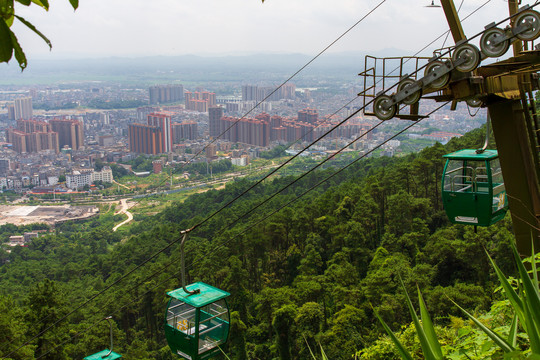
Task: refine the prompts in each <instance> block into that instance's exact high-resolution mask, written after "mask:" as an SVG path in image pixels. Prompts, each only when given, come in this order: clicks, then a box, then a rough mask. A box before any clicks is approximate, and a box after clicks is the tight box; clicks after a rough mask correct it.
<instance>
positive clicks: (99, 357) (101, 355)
mask: <svg viewBox="0 0 540 360" xmlns="http://www.w3.org/2000/svg"><path fill="white" fill-rule="evenodd" d="M108 353H109V350H107V349H105V350H103V351H100V352H98V353H95V354H94V355H90V356H87V357H85V358H84V360H115V359H121V358H122V355H120V354H117V353H115V352H114V351H113V352H111V354H110V355H109V356H105V355H107V354H108Z"/></svg>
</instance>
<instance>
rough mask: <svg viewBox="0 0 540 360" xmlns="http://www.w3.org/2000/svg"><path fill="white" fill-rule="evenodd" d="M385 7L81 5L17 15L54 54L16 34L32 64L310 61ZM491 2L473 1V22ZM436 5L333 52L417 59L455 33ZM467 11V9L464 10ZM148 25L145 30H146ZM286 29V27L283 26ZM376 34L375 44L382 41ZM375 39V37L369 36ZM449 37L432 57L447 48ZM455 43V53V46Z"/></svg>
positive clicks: (373, 22) (393, 19) (384, 15)
mask: <svg viewBox="0 0 540 360" xmlns="http://www.w3.org/2000/svg"><path fill="white" fill-rule="evenodd" d="M379 3H380V1H378V0H365V1H351V0H347V1H339V2H335V3H330V2H328V1H322V0H297V1H294V2H291V1H283V0H266V1H265V3H264V4H262V3H261V1H260V0H249V1H241V0H229V1H217V0H207V1H204V2H189V3H188V2H186V1H173V0H157V1H154V2H152V6H148V2H143V1H142V0H134V1H132V2H130V6H129V7H127V6H125V3H121V2H119V1H110V0H107V1H106V0H95V1H92V2H91V3H90V2H85V1H81V3H80V7H79V9H78V10H77V11H75V12H73V9H72V8H71V7H70V5H69V3H68V1H67V0H65V1H58V2H55V3H53V4H51V8H50V11H49V12H45V11H43V10H42V9H40V8H39V7H37V6H35V5H33V6H30V7H24V6H19V4H17V12H18V14H19V15H21V16H23V17H24V18H25V19H26V20H28V21H30V22H32V23H33V24H34V25H36V27H37V28H38V29H39V30H40V31H42V32H43V33H44V34H45V35H46V36H47V37H49V38H50V39H51V41H52V43H53V50H52V52H49V49H48V47H47V46H46V44H45V43H44V42H43V41H42V40H41V39H40V38H39V37H38V36H36V35H35V34H34V33H32V32H31V31H29V30H28V29H25V28H24V27H22V26H21V25H18V24H15V25H14V27H13V30H14V31H15V33H16V34H17V36H18V37H19V42H20V43H21V45H22V47H23V49H24V50H25V52H26V53H27V55H28V56H29V58H30V61H31V60H32V58H36V57H37V58H46V59H50V58H62V57H67V58H70V57H75V58H81V57H108V56H130V57H138V56H145V55H148V54H153V55H164V56H171V55H173V56H174V55H183V54H198V55H204V54H214V55H216V54H221V55H241V54H253V53H290V52H294V53H303V54H310V55H314V54H316V53H318V52H319V51H321V50H322V49H323V48H324V47H326V46H327V45H328V44H329V43H330V42H332V41H333V40H335V39H336V38H337V37H338V36H339V35H341V34H342V33H343V32H344V31H345V30H347V29H348V28H349V27H350V26H352V25H353V24H354V23H356V22H357V21H358V20H360V19H361V18H362V17H363V16H365V15H366V14H367V13H368V12H369V11H370V10H371V9H373V8H375V7H376V6H377V5H378V4H379ZM483 3H484V1H481V0H470V1H468V2H466V3H464V4H463V6H462V9H461V11H460V14H461V17H462V18H463V17H465V16H467V15H468V14H470V13H471V12H472V11H474V10H475V9H477V8H478V7H480V6H481V5H482V4H483ZM428 4H429V1H428V0H421V1H418V0H402V1H399V2H392V1H391V0H390V1H386V2H384V3H383V4H382V5H381V6H380V7H379V8H378V9H377V10H375V11H374V12H373V13H372V14H371V15H369V16H368V17H367V18H366V19H365V20H364V21H362V22H361V23H360V24H359V25H358V26H357V27H356V28H355V29H353V30H352V31H351V32H350V33H348V34H347V35H346V36H345V37H344V38H343V39H341V40H340V41H339V42H338V43H337V44H336V45H334V46H332V48H331V49H329V52H342V51H377V50H381V49H387V48H396V49H403V50H405V51H407V52H409V53H408V54H403V55H411V53H414V52H416V51H417V50H419V49H421V48H422V47H423V46H424V45H426V44H427V43H429V42H430V41H432V40H433V39H434V38H435V37H437V36H438V35H440V34H441V33H443V32H444V31H446V30H447V29H448V26H447V24H446V21H445V18H444V14H443V11H442V9H441V8H436V9H434V8H426V7H425V5H428ZM456 6H459V3H456ZM507 13H508V11H507V4H506V3H505V2H502V1H500V2H490V3H489V4H488V5H487V6H485V7H483V8H482V9H480V10H479V11H478V12H477V13H476V14H474V15H473V16H472V17H471V19H469V20H467V21H464V23H463V26H464V28H465V32H466V34H467V35H468V36H472V35H474V34H475V33H476V32H478V31H480V30H481V29H482V28H483V27H484V26H485V25H487V24H489V23H491V22H493V21H499V20H501V19H503V18H505V17H507V16H508V15H507ZM141 24H143V25H141ZM276 24H279V26H276ZM374 33H375V36H374ZM366 34H369V36H366ZM443 41H444V37H443V38H441V39H440V40H439V41H437V42H436V43H435V44H434V45H433V47H431V48H430V49H428V50H427V51H428V52H430V51H432V50H433V49H434V48H436V47H440V46H442V44H443ZM451 43H452V41H451V39H449V40H448V41H447V43H446V44H447V45H449V44H451Z"/></svg>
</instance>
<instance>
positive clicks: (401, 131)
mask: <svg viewBox="0 0 540 360" xmlns="http://www.w3.org/2000/svg"><path fill="white" fill-rule="evenodd" d="M448 103H449V102H447V103H444V104H442V105H441V106H439V107H438V108H436V109H435V110H433V111H431V112H430V113H429V115H431V114H433V113H434V112H436V111H438V110H440V109H441V108H442V107H444V106H446V105H447V104H448ZM422 120H423V119H420V120H417V121H415V122H413V123H411V124H410V125H408V126H407V127H405V128H404V129H402V130H400V131H399V132H397V133H396V134H394V135H393V136H392V137H390V138H388V139H387V140H385V141H383V142H382V143H380V144H379V145H377V146H376V147H374V148H373V149H371V150H370V151H368V152H367V153H366V154H364V155H362V156H361V157H359V158H357V159H355V160H354V161H352V162H351V163H349V164H348V165H346V166H344V167H343V168H341V169H339V170H337V171H336V172H334V173H333V174H331V175H330V176H328V177H326V178H325V179H323V180H321V181H319V182H318V183H317V184H315V185H313V186H312V187H311V188H309V189H308V190H306V191H304V192H303V193H302V194H300V195H299V196H297V197H296V198H294V199H292V200H291V201H289V202H287V203H286V204H284V205H282V206H281V207H279V208H278V209H276V210H274V211H272V212H271V213H270V214H268V215H266V216H264V217H263V218H262V219H260V220H258V221H257V222H255V223H253V224H252V225H250V226H248V227H247V228H245V229H244V230H242V231H241V232H240V233H238V234H236V235H234V236H233V237H231V238H230V239H228V240H226V241H224V242H222V243H221V244H219V245H217V246H216V247H215V248H214V249H211V250H209V252H207V253H205V254H204V256H205V257H208V256H209V255H212V254H213V253H215V252H216V251H217V250H219V249H220V248H221V247H223V246H224V245H226V244H227V243H229V242H231V241H232V240H234V239H236V238H237V237H239V236H241V235H243V234H244V233H246V232H247V231H249V230H251V229H252V228H254V227H255V226H257V225H258V224H260V223H262V222H263V221H265V220H267V219H268V218H270V217H271V216H273V215H274V214H275V213H277V212H279V211H281V210H282V209H283V208H285V207H287V206H289V205H291V204H292V203H294V202H296V201H297V200H299V199H300V198H302V197H303V196H305V195H306V194H307V193H309V192H311V191H312V190H314V189H315V188H317V187H318V186H320V185H322V184H323V183H325V182H326V181H328V180H330V179H331V178H332V177H334V176H336V175H338V174H339V173H341V172H342V171H344V170H346V169H347V168H349V167H351V166H352V165H354V164H355V163H357V162H358V161H360V160H362V159H364V158H365V157H366V156H368V155H369V154H371V153H372V152H374V151H375V150H377V149H379V148H380V147H381V146H382V145H384V144H386V143H387V142H389V141H390V140H393V139H394V138H396V137H397V136H399V135H401V134H402V133H404V132H405V131H407V130H408V129H410V128H411V127H413V126H414V125H416V124H418V123H419V122H420V121H422ZM381 123H382V122H381ZM379 124H380V123H379ZM379 124H378V125H379ZM378 125H377V126H378ZM359 139H360V138H357V139H355V140H353V141H352V142H350V143H348V144H347V145H346V146H345V147H343V148H341V149H340V150H339V152H341V151H343V150H344V149H346V148H347V147H349V146H350V145H352V144H354V143H355V142H356V141H358V140H359ZM325 161H326V160H325ZM314 170H315V168H312V169H310V170H309V171H308V173H309V172H312V171H314ZM290 185H292V184H289V185H287V187H288V186H290ZM283 190H284V189H282V190H280V191H279V192H281V191H283ZM190 230H191V229H190ZM197 260H198V259H195V260H193V262H191V264H190V265H189V267H190V268H191V267H192V266H193V265H194V264H195V263H196V262H197ZM169 265H170V264H168V265H167V266H165V268H167V267H168V266H169ZM163 270H164V269H162V270H160V271H159V272H161V271H163ZM181 273H182V270H180V271H177V272H176V273H174V274H172V275H171V276H169V277H167V278H166V279H165V280H164V281H162V282H160V283H158V284H157V285H155V286H154V287H152V288H150V289H149V290H147V291H146V292H145V293H143V294H141V295H140V296H139V297H138V298H136V299H135V301H134V300H133V299H131V300H130V301H129V302H128V303H127V304H126V305H124V306H122V307H120V308H118V309H117V310H115V311H113V313H111V315H112V314H116V313H118V312H119V311H121V310H123V309H125V308H126V307H127V306H128V305H130V304H133V303H134V302H137V301H138V300H140V299H141V298H143V297H144V296H145V295H146V294H148V293H149V292H150V291H152V290H154V289H156V288H157V287H159V286H161V285H163V284H165V283H166V282H167V281H169V280H170V279H171V278H173V277H175V276H178V275H179V274H181ZM155 275H157V274H156V273H155V274H154V275H151V276H150V277H148V278H147V279H149V278H151V277H153V276H155ZM139 286H140V284H139V285H138V286H137V287H139ZM98 311H99V310H98ZM100 321H101V319H100V320H98V321H96V322H95V323H94V324H92V325H90V326H89V327H88V328H86V329H85V330H83V331H80V332H78V333H76V334H74V335H72V336H71V338H70V339H67V340H65V341H64V342H63V343H61V344H59V345H57V346H56V347H55V348H53V349H51V350H49V352H51V351H53V350H54V349H56V348H57V347H59V346H62V345H64V344H66V343H68V342H70V341H71V340H73V339H74V338H77V337H79V336H80V335H82V334H84V333H86V332H88V331H89V330H90V329H92V328H93V327H95V326H96V325H97V324H99V322H100ZM49 352H47V353H45V354H42V355H41V356H40V357H38V358H36V360H38V359H40V358H41V357H43V356H45V355H47V354H48V353H49Z"/></svg>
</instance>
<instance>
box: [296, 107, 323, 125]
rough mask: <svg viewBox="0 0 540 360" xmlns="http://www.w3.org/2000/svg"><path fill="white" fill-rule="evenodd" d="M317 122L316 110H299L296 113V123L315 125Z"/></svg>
mask: <svg viewBox="0 0 540 360" xmlns="http://www.w3.org/2000/svg"><path fill="white" fill-rule="evenodd" d="M317 120H319V114H318V113H317V110H315V109H309V108H308V109H304V110H300V111H299V112H298V121H301V122H307V123H310V124H315V123H317Z"/></svg>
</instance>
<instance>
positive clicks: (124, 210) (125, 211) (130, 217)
mask: <svg viewBox="0 0 540 360" xmlns="http://www.w3.org/2000/svg"><path fill="white" fill-rule="evenodd" d="M120 204H121V205H122V209H121V210H120V211H118V212H116V214H115V215H118V214H126V215H127V219H126V220H124V221H122V222H121V223H120V224H118V225H116V226H115V227H113V229H112V231H116V230H117V229H118V228H119V227H120V226H122V225H124V224H127V223H128V222H130V221H131V220H133V214H132V213H130V212H129V211H128V204H127V199H122V200H120Z"/></svg>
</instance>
